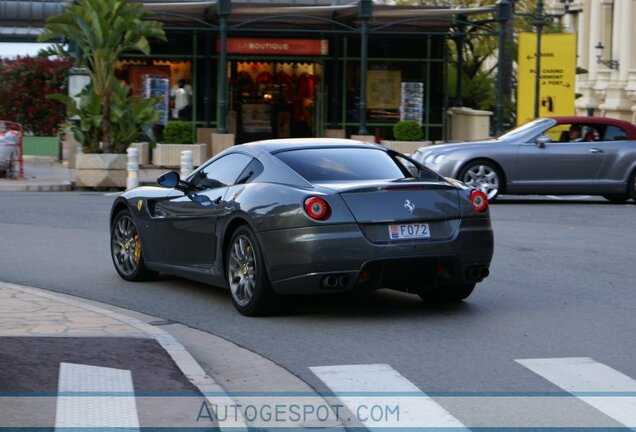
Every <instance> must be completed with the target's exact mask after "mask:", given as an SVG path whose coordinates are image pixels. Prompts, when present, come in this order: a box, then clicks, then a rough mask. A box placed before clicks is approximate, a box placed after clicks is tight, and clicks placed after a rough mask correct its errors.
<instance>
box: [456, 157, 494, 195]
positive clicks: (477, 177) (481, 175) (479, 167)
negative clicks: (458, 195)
mask: <svg viewBox="0 0 636 432" xmlns="http://www.w3.org/2000/svg"><path fill="white" fill-rule="evenodd" d="M459 180H461V181H462V182H464V183H466V184H467V185H468V186H471V187H473V188H475V189H477V190H480V191H482V192H483V193H485V194H486V196H487V197H488V199H489V200H490V201H492V200H494V199H495V198H496V197H497V195H499V192H500V191H501V189H502V186H503V183H502V181H503V175H502V174H501V172H500V170H499V169H498V168H497V167H495V166H494V165H493V164H492V162H488V161H485V160H475V161H472V162H469V163H468V164H467V165H466V166H465V167H464V168H462V170H461V171H460V173H459Z"/></svg>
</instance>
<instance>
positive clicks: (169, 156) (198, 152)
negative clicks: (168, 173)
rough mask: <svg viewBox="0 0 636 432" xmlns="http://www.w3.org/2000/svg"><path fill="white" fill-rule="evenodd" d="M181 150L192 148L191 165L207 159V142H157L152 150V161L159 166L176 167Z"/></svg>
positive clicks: (178, 164) (198, 164) (179, 161)
mask: <svg viewBox="0 0 636 432" xmlns="http://www.w3.org/2000/svg"><path fill="white" fill-rule="evenodd" d="M183 150H192V165H193V166H195V167H197V166H200V165H201V164H203V162H205V161H206V160H207V159H208V155H207V153H208V152H207V144H157V147H155V149H154V150H153V151H152V163H153V165H156V166H161V167H171V168H172V167H178V166H180V165H181V152H182V151H183Z"/></svg>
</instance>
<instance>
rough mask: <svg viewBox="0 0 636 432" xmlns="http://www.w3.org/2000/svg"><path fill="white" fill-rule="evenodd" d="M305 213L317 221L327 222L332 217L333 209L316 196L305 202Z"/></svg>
mask: <svg viewBox="0 0 636 432" xmlns="http://www.w3.org/2000/svg"><path fill="white" fill-rule="evenodd" d="M305 212H307V215H309V217H310V218H312V219H315V220H326V219H329V216H331V209H330V208H329V204H327V201H325V200H324V199H322V198H319V197H315V196H314V197H309V198H307V199H306V200H305Z"/></svg>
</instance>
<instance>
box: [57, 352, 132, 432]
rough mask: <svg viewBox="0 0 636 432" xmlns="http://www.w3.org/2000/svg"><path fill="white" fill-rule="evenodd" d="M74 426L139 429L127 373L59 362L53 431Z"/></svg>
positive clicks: (126, 371) (125, 371) (129, 378)
mask: <svg viewBox="0 0 636 432" xmlns="http://www.w3.org/2000/svg"><path fill="white" fill-rule="evenodd" d="M109 393H110V394H109ZM64 394H69V395H68V396H64ZM100 394H101V396H100ZM75 427H81V428H117V430H118V431H123V430H125V431H138V430H139V418H138V416H137V406H136V403H135V390H134V387H133V382H132V375H131V373H130V371H129V370H123V369H113V368H106V367H98V366H90V365H84V364H73V363H60V375H59V383H58V398H57V409H56V414H55V429H56V430H58V429H62V428H75ZM122 428H125V429H122Z"/></svg>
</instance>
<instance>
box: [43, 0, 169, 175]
mask: <svg viewBox="0 0 636 432" xmlns="http://www.w3.org/2000/svg"><path fill="white" fill-rule="evenodd" d="M142 7H143V5H142V4H141V3H132V2H129V1H128V0H76V1H75V2H74V3H73V4H72V5H70V6H68V7H67V8H66V9H65V10H64V12H62V13H61V14H59V15H55V16H52V17H50V18H49V19H48V20H47V23H46V27H45V30H44V32H43V33H42V34H41V35H40V37H39V38H38V40H39V41H41V42H44V41H49V40H51V39H62V38H63V39H66V40H68V41H69V42H70V43H71V44H72V45H73V46H74V47H75V49H74V50H70V52H69V55H71V56H72V57H73V58H74V59H75V63H76V66H77V67H79V68H83V69H84V70H86V72H87V73H88V75H89V77H90V84H89V85H88V86H86V87H85V88H84V90H83V91H82V92H81V93H80V94H79V97H78V98H77V100H76V99H74V98H70V97H68V96H66V95H56V96H55V98H56V99H57V100H60V101H62V102H64V104H65V105H66V110H67V115H68V116H70V117H75V118H77V119H78V120H77V121H76V122H75V123H74V124H73V126H72V127H71V130H72V132H73V135H74V137H75V139H76V140H77V141H78V142H79V143H80V144H81V145H82V147H83V148H84V152H85V154H84V155H81V156H79V155H78V158H77V161H76V185H77V186H85V187H125V186H126V171H125V169H126V158H125V155H123V154H119V153H122V152H124V151H125V150H126V148H127V147H128V145H130V143H132V142H133V141H134V140H135V139H136V137H137V136H138V135H139V134H140V131H141V130H142V128H143V127H144V126H145V125H148V124H151V123H154V122H156V121H157V119H158V118H159V117H158V116H159V114H158V113H157V112H156V110H155V108H154V104H155V102H156V101H155V100H150V99H147V100H137V99H135V98H133V97H132V96H131V95H130V92H129V88H128V86H127V85H126V84H125V83H122V82H120V81H119V80H118V79H117V77H116V76H115V66H116V62H117V60H118V58H119V57H120V56H121V55H123V54H126V53H129V52H141V53H143V54H146V55H148V54H149V53H150V44H149V41H148V39H149V38H155V39H160V40H165V39H166V38H165V34H164V32H163V28H162V24H161V23H160V22H158V21H151V20H147V18H148V16H149V15H148V14H147V13H146V12H144V11H143V10H142ZM59 51H62V50H61V49H60V50H59ZM110 171H112V172H110Z"/></svg>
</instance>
